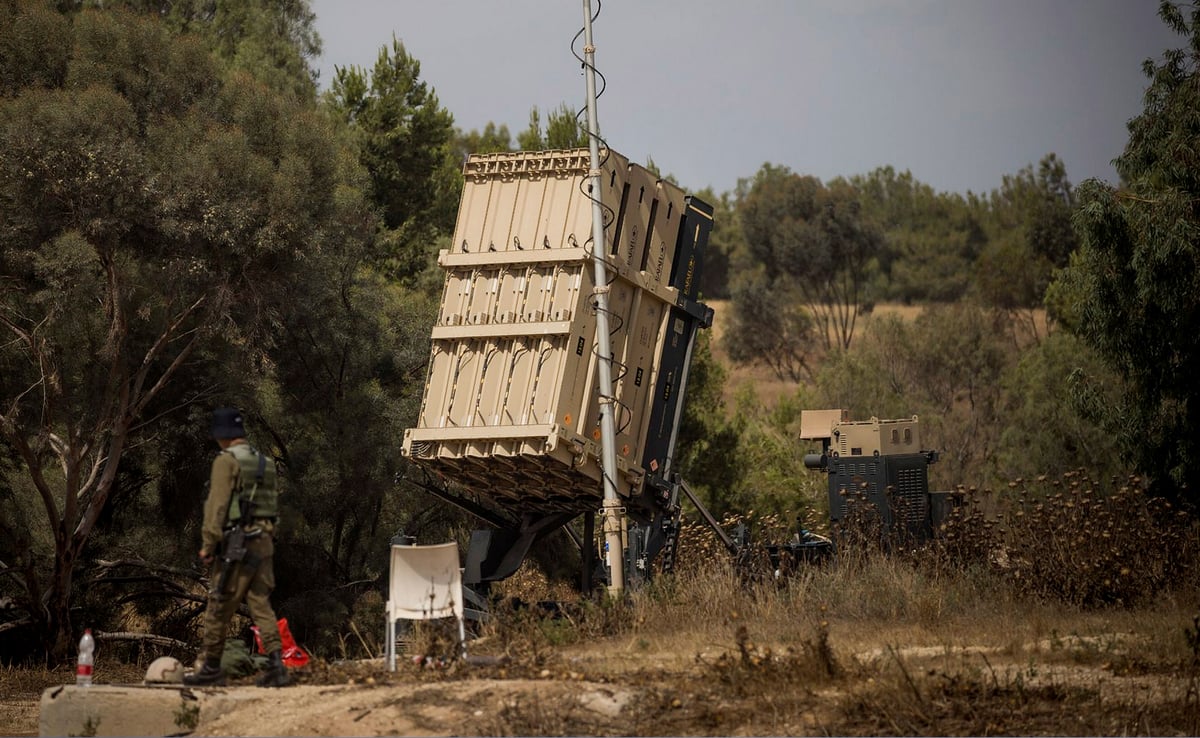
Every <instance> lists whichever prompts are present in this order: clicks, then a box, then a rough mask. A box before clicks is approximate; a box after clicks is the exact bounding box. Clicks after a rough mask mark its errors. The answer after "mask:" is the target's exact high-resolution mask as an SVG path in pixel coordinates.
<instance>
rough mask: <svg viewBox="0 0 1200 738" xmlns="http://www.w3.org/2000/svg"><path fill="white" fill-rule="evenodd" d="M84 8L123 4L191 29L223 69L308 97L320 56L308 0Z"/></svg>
mask: <svg viewBox="0 0 1200 738" xmlns="http://www.w3.org/2000/svg"><path fill="white" fill-rule="evenodd" d="M81 4H82V5H83V6H84V7H96V8H106V9H113V8H119V7H125V8H128V9H130V10H135V11H138V12H143V13H147V14H150V15H153V16H155V17H157V18H160V19H161V20H163V21H164V22H165V23H167V24H168V25H169V26H170V27H171V28H172V29H173V30H175V31H177V32H181V33H192V34H196V35H197V36H199V37H200V38H201V39H203V40H204V43H205V45H206V46H207V47H208V48H209V50H211V51H212V52H213V54H214V55H215V56H216V58H217V59H219V60H220V61H221V63H222V64H223V66H225V67H226V68H227V69H228V70H238V71H243V72H247V73H249V74H252V75H254V77H255V78H256V79H258V81H260V82H262V83H263V84H265V85H267V86H268V87H270V88H271V89H272V90H274V91H276V92H278V93H280V94H284V95H294V96H296V97H297V98H299V99H301V100H306V101H311V100H312V99H313V98H314V97H315V95H316V90H317V75H318V72H317V70H316V69H314V68H313V66H312V60H314V59H316V58H317V57H319V56H320V55H321V38H320V36H319V35H318V34H317V31H316V28H315V27H314V24H315V23H316V15H315V14H314V13H313V12H312V9H311V8H310V7H309V3H308V0H123V1H122V0H118V1H117V2H100V0H85V1H84V2H83V3H81Z"/></svg>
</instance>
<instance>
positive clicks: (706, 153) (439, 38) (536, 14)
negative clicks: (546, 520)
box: [312, 0, 1185, 193]
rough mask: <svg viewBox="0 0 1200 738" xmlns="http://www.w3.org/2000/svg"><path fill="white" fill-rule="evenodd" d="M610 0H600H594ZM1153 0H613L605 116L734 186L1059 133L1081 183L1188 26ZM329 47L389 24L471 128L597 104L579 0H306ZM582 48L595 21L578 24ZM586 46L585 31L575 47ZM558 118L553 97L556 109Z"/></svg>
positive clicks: (631, 135)
mask: <svg viewBox="0 0 1200 738" xmlns="http://www.w3.org/2000/svg"><path fill="white" fill-rule="evenodd" d="M597 5H599V3H597V2H596V0H592V9H593V11H595V9H596V8H597ZM1157 7H1158V0H690V1H689V2H682V1H681V0H608V1H607V2H604V3H603V4H602V5H600V15H599V17H598V18H597V19H596V21H595V22H594V24H593V27H592V32H593V37H594V41H595V46H596V66H597V68H598V69H599V70H600V72H601V73H602V74H603V75H604V77H605V78H606V79H607V89H606V91H605V92H604V94H603V96H602V97H601V98H600V100H599V103H598V105H597V108H598V118H599V122H600V132H601V134H602V135H603V136H604V138H605V139H607V140H608V142H609V144H610V145H611V146H612V148H613V149H615V150H616V151H619V152H621V153H622V154H624V155H625V156H627V157H629V158H630V159H632V160H634V161H639V162H645V161H646V160H647V159H648V158H653V160H654V162H655V163H656V164H657V165H658V166H659V168H660V169H661V170H662V171H664V172H668V173H670V174H673V175H674V176H675V177H676V178H677V179H678V181H679V182H680V184H681V185H683V186H684V188H685V189H689V190H697V189H702V188H704V187H706V186H711V187H713V188H714V189H715V190H716V191H717V192H718V193H720V192H726V191H729V190H732V189H733V187H734V186H735V185H736V183H737V181H738V179H740V178H743V177H751V176H753V175H754V173H755V172H756V171H758V169H759V167H760V166H761V165H762V164H763V163H765V162H770V163H772V164H777V165H783V166H787V167H789V168H790V169H792V170H793V171H795V172H799V173H801V174H812V175H816V176H817V177H820V178H821V179H823V180H829V179H831V178H833V177H836V176H839V175H853V174H861V173H866V172H869V171H870V170H872V169H874V168H876V167H878V166H883V165H887V164H890V165H892V166H894V167H895V168H896V169H898V170H905V169H908V170H911V171H912V173H913V175H914V176H915V177H916V178H917V179H919V180H921V181H922V182H925V183H927V184H930V185H932V186H933V187H934V188H935V189H937V190H948V191H956V192H966V191H967V190H973V191H975V192H987V191H990V190H991V189H993V188H995V187H997V186H999V184H1000V180H1001V177H1002V176H1003V175H1004V174H1009V173H1014V172H1016V171H1017V170H1019V169H1020V168H1021V167H1023V166H1025V165H1027V164H1035V165H1036V163H1037V162H1038V161H1039V160H1040V159H1041V158H1042V156H1044V155H1045V154H1046V153H1048V152H1055V153H1056V154H1058V155H1059V157H1060V158H1062V159H1063V160H1064V161H1065V162H1066V166H1067V174H1068V176H1069V178H1070V179H1071V181H1072V182H1074V183H1076V184H1078V183H1079V182H1081V181H1082V180H1084V179H1086V178H1088V177H1099V178H1101V179H1105V180H1108V181H1110V182H1111V181H1115V179H1116V174H1115V172H1114V170H1113V168H1112V165H1111V161H1112V159H1113V158H1114V157H1116V156H1117V155H1118V154H1120V153H1121V151H1122V149H1123V148H1124V145H1125V141H1126V138H1127V132H1126V128H1125V123H1126V121H1128V120H1129V119H1130V118H1131V117H1133V116H1135V115H1137V114H1138V113H1139V112H1140V111H1141V108H1142V94H1143V92H1144V90H1145V87H1146V83H1147V80H1146V78H1145V77H1144V76H1143V74H1142V71H1141V67H1142V62H1143V61H1144V60H1145V59H1146V58H1147V57H1153V58H1155V59H1159V58H1161V54H1162V51H1163V50H1164V49H1166V48H1174V47H1181V46H1184V45H1185V42H1184V41H1185V40H1184V39H1183V38H1182V37H1179V36H1176V35H1175V34H1173V33H1171V32H1170V31H1169V30H1168V29H1167V28H1166V26H1164V25H1163V23H1162V22H1161V21H1160V20H1159V19H1158V16H1157ZM312 8H313V10H314V12H315V13H316V14H317V23H316V27H317V31H318V33H320V35H321V38H322V40H323V41H324V50H325V51H324V55H323V56H322V57H321V59H320V60H319V61H318V66H319V68H320V70H321V80H322V85H327V84H328V81H329V80H330V79H332V77H333V68H334V66H335V65H336V66H349V65H355V66H361V67H367V68H369V67H371V66H373V65H374V63H375V60H376V58H377V57H378V55H379V51H380V49H381V48H382V47H384V46H390V44H391V42H392V37H393V35H394V36H395V38H397V39H398V40H400V41H401V42H402V43H403V44H404V46H405V48H406V49H407V50H408V52H409V53H410V54H412V55H413V56H414V57H416V59H418V60H419V61H420V62H421V78H422V79H423V80H424V81H425V82H427V83H428V84H429V85H430V86H431V87H433V88H434V90H435V91H436V92H437V95H438V97H439V99H440V101H441V103H442V105H443V106H445V107H446V108H447V109H448V110H449V111H450V112H451V113H453V115H454V120H455V125H456V126H457V127H459V128H461V129H463V130H468V131H469V130H472V129H482V128H483V126H485V125H486V124H487V123H488V122H489V121H493V122H495V123H497V124H505V125H507V126H508V128H509V130H510V131H511V132H512V133H513V135H514V138H515V135H516V133H517V132H519V131H520V130H522V129H524V128H525V127H526V125H527V124H528V120H529V111H530V109H531V108H532V107H533V106H535V105H536V106H537V107H538V108H540V109H541V110H543V111H548V110H553V109H555V108H557V107H558V106H559V105H560V104H561V103H564V102H565V103H567V104H568V105H570V106H571V107H572V108H573V109H577V108H580V107H582V106H583V105H584V100H585V92H586V88H585V80H584V76H583V73H582V71H581V69H580V65H579V63H578V62H577V61H576V60H575V58H574V56H572V54H571V47H570V45H571V39H572V38H573V37H574V36H575V34H576V33H577V32H578V31H579V30H580V29H581V28H582V26H583V17H584V13H583V8H584V5H583V2H582V0H578V1H575V0H429V1H425V2H422V1H418V0H312ZM576 48H577V49H580V50H581V49H582V38H581V40H580V41H579V42H578V43H577V46H576ZM580 53H582V51H581V52H580ZM543 120H544V116H543Z"/></svg>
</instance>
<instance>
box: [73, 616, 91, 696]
mask: <svg viewBox="0 0 1200 738" xmlns="http://www.w3.org/2000/svg"><path fill="white" fill-rule="evenodd" d="M95 651H96V641H95V640H94V639H93V638H92V629H91V628H88V629H87V630H85V631H83V638H80V639H79V662H78V663H77V664H76V666H75V685H76V686H78V687H90V686H92V661H93V659H94V658H95Z"/></svg>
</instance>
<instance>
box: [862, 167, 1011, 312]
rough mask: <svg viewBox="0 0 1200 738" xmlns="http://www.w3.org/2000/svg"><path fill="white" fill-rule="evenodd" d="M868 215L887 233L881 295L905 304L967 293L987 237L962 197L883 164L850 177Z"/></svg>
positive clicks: (881, 264) (881, 255)
mask: <svg viewBox="0 0 1200 738" xmlns="http://www.w3.org/2000/svg"><path fill="white" fill-rule="evenodd" d="M849 184H850V186H852V187H853V188H854V189H855V190H857V191H858V193H859V200H860V202H861V203H862V212H863V217H864V218H866V219H867V220H869V221H870V222H871V223H874V224H875V225H876V226H877V227H878V228H880V229H881V230H882V231H883V234H884V248H883V249H882V250H881V252H880V253H879V254H878V257H877V258H878V268H879V269H880V271H881V272H882V274H883V276H885V277H886V282H885V283H884V284H882V285H881V286H880V289H879V291H880V293H881V296H886V297H888V298H889V299H892V300H899V301H902V302H906V303H907V302H924V301H936V302H949V301H952V300H957V299H959V298H960V297H962V296H963V295H964V294H966V292H967V289H968V287H969V285H970V282H969V275H970V271H971V269H970V267H971V264H972V263H973V262H974V260H975V258H976V257H977V256H978V254H979V252H980V250H981V248H982V247H983V244H984V243H985V242H986V240H987V237H986V235H985V234H984V232H983V228H982V226H981V225H980V223H979V222H978V219H977V217H976V214H975V208H973V207H972V205H971V202H970V201H969V200H967V199H964V198H963V197H962V196H961V195H957V194H952V193H939V192H935V191H934V189H933V188H932V187H930V186H929V185H927V184H924V183H922V182H919V181H917V180H916V179H915V178H914V177H913V176H912V173H911V172H908V171H904V172H899V173H897V172H896V170H895V169H894V168H893V167H890V166H886V167H880V168H878V169H876V170H874V171H872V172H870V173H869V174H866V175H860V176H855V177H851V178H850V180H849Z"/></svg>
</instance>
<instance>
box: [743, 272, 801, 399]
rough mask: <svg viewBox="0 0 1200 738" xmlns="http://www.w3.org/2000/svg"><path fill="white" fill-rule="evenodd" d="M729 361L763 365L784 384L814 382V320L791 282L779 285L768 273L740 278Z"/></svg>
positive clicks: (751, 274)
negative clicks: (810, 380) (787, 382)
mask: <svg viewBox="0 0 1200 738" xmlns="http://www.w3.org/2000/svg"><path fill="white" fill-rule="evenodd" d="M729 308H730V311H731V313H732V315H731V319H730V326H729V333H728V335H727V336H726V338H725V344H726V348H727V349H728V351H729V358H731V359H733V360H734V361H737V362H743V363H761V364H765V365H766V366H768V367H770V369H771V371H772V372H774V373H775V376H776V377H778V378H779V379H782V380H787V381H792V382H799V381H801V380H802V379H810V378H811V376H812V372H813V368H812V363H811V352H812V348H813V344H814V343H815V341H816V336H815V331H814V330H813V320H812V316H810V315H809V313H808V310H806V309H805V307H804V305H803V304H801V302H800V299H799V295H798V294H797V293H796V291H795V290H794V289H791V288H790V286H789V285H788V284H786V283H781V282H774V283H772V281H771V279H770V278H769V277H768V276H767V274H766V270H765V269H763V268H761V267H760V268H758V269H755V270H754V271H753V272H750V273H745V274H742V275H741V278H740V279H739V280H738V282H737V286H735V287H734V289H733V299H732V300H731V301H730V306H729Z"/></svg>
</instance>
